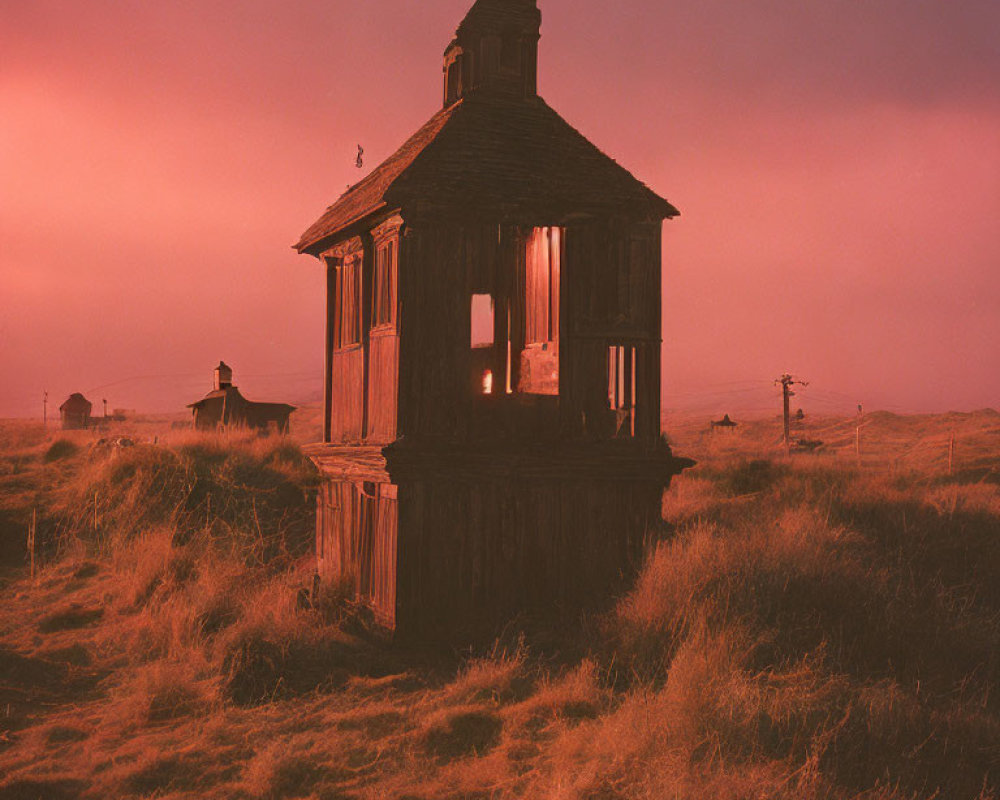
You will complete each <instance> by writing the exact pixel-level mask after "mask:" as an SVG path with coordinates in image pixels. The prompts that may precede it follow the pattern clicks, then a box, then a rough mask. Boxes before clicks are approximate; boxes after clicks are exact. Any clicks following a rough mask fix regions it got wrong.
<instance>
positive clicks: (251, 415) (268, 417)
mask: <svg viewBox="0 0 1000 800" xmlns="http://www.w3.org/2000/svg"><path fill="white" fill-rule="evenodd" d="M188 408H190V409H191V414H192V416H193V421H194V427H195V428H197V429H198V430H204V431H207V430H221V429H233V428H236V429H241V428H249V429H252V430H257V431H271V432H274V433H288V419H289V417H290V416H291V413H292V412H293V411H294V410H295V406H290V405H288V404H287V403H258V402H255V401H253V400H247V399H246V398H245V397H244V396H243V395H242V394H241V393H240V390H239V389H238V388H237V387H236V386H234V385H233V370H232V369H231V368H230V367H229V365H228V364H226V362H225V361H220V362H219V366H217V367H216V368H215V383H214V386H213V388H212V391H210V392H209V393H208V394H207V395H205V396H204V397H203V398H202V399H201V400H199V401H198V402H197V403H191V404H189V405H188Z"/></svg>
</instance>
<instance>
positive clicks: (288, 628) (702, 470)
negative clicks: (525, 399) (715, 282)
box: [0, 435, 1000, 800]
mask: <svg viewBox="0 0 1000 800" xmlns="http://www.w3.org/2000/svg"><path fill="white" fill-rule="evenodd" d="M50 446H51V442H50V441H49V442H36V443H35V444H33V445H31V447H32V448H33V449H31V451H30V454H29V461H30V462H31V463H30V464H29V467H30V466H31V465H34V467H33V468H37V469H39V470H43V471H45V474H46V475H47V476H49V477H50V478H52V479H53V486H52V488H51V490H50V491H49V492H48V497H49V498H50V500H51V505H50V507H49V509H48V510H47V512H46V513H47V514H49V515H51V518H52V519H56V520H58V521H59V524H60V527H59V537H58V543H59V545H60V546H59V548H58V549H57V550H56V551H54V552H53V556H52V560H51V561H50V562H49V563H48V564H47V566H46V567H45V569H44V570H43V572H42V574H41V575H40V577H39V578H38V579H37V580H36V581H35V582H34V583H31V582H28V581H19V582H16V583H13V584H11V585H10V586H8V587H7V588H5V589H3V590H2V591H3V603H4V612H3V614H2V615H0V669H3V670H4V672H2V673H0V674H3V675H4V676H5V679H4V680H0V708H6V709H7V712H6V716H4V715H0V774H3V775H5V776H6V777H5V778H3V779H0V800H12V799H13V798H23V797H36V796H41V797H53V798H60V797H66V798H80V797H83V798H97V797H121V798H151V797H157V798H178V799H179V798H191V797H199V798H213V799H214V798H220V799H221V798H237V797H238V798H325V799H326V800H331V799H332V798H340V799H341V800H343V799H344V798H366V799H367V798H371V799H372V800H374V798H384V797H394V798H410V800H414V799H415V798H421V799H422V800H431V798H434V799H435V800H445V799H446V798H449V799H454V798H539V799H541V798H546V799H547V798H565V799H566V800H569V799H572V800H598V799H599V800H613V799H617V798H623V799H624V798H627V799H628V800H633V799H634V800H640V798H641V799H643V800H648V799H652V798H679V799H684V800H695V799H698V800H701V799H702V798H703V799H704V800H708V798H723V799H724V800H727V799H728V800H743V799H744V798H775V799H778V800H785V799H786V798H787V800H791V799H792V798H796V799H797V798H806V800H821V799H822V800H943V798H948V800H990V799H991V798H998V797H1000V794H998V788H1000V747H998V742H1000V709H998V705H997V691H996V688H997V685H998V678H1000V595H998V591H1000V590H998V586H1000V487H998V485H997V483H995V482H991V481H990V480H983V479H982V474H981V473H977V474H976V475H975V476H970V475H967V474H955V475H953V476H951V477H950V478H949V477H947V476H942V474H941V473H940V470H937V469H935V470H933V471H929V472H928V471H920V470H912V471H903V470H893V471H891V472H887V471H879V472H873V471H871V470H869V469H861V470H859V469H857V468H856V467H855V466H853V465H851V464H849V463H844V462H843V461H842V460H838V459H835V458H827V457H824V456H822V455H820V456H817V457H815V458H808V459H792V460H786V459H774V458H768V457H762V456H761V454H760V453H759V452H748V453H727V454H723V455H721V456H717V457H716V456H711V455H710V456H709V457H708V458H706V459H704V460H703V462H702V463H701V464H700V465H699V466H698V467H697V468H696V469H695V470H693V471H691V472H689V473H687V474H685V475H684V476H682V477H681V478H680V479H678V480H677V481H676V482H675V484H674V486H673V487H672V488H671V489H670V491H669V492H668V493H667V494H666V496H665V500H664V516H665V521H666V523H667V527H668V529H669V531H670V535H669V536H668V537H667V538H666V539H665V540H664V541H662V542H661V543H660V544H659V545H658V546H657V548H656V549H655V551H654V552H652V553H650V556H649V560H648V563H647V565H646V567H645V569H644V570H643V572H642V574H641V575H640V577H639V580H638V581H637V583H636V585H635V587H634V588H633V589H632V590H631V591H630V592H628V593H627V594H626V595H625V596H624V597H622V598H621V599H620V601H619V602H618V605H617V607H616V608H615V610H614V611H613V612H611V613H609V614H607V615H605V616H604V617H603V618H601V619H599V620H587V621H585V623H584V624H582V625H581V626H580V627H579V629H577V630H575V631H570V630H567V631H563V632H561V638H559V637H553V636H546V637H545V638H544V639H542V638H538V637H537V636H535V635H534V634H532V633H531V632H525V633H524V634H523V635H521V636H518V634H517V632H516V631H511V632H508V634H507V635H505V636H504V637H503V639H502V640H499V641H498V642H497V644H496V646H495V647H493V648H492V649H489V650H486V651H484V652H465V651H458V652H454V653H428V652H419V651H413V650H408V651H401V650H398V649H394V648H392V647H391V646H388V645H386V644H385V643H384V642H383V641H381V640H379V639H378V638H377V637H374V636H368V635H367V633H366V630H365V626H364V615H363V613H361V612H360V611H359V612H357V613H356V612H355V610H354V609H352V607H351V604H350V603H349V602H347V600H348V598H345V597H343V596H341V595H338V594H337V593H336V591H331V592H329V593H328V594H325V595H322V596H316V595H314V594H313V593H311V592H310V591H309V588H310V586H311V577H312V564H311V560H310V557H309V553H310V545H309V541H308V540H309V538H310V536H311V525H312V523H311V520H310V519H309V518H308V514H309V513H310V512H309V510H308V506H307V505H306V502H307V501H306V499H305V498H307V495H308V493H309V490H310V486H311V482H312V481H313V480H314V479H313V477H312V475H311V474H310V471H309V467H308V465H306V464H305V463H304V461H303V460H302V458H301V456H300V455H299V453H298V451H297V450H296V449H295V448H294V447H293V446H290V445H289V444H288V443H287V442H280V441H273V440H272V441H256V440H249V439H247V440H243V439H239V438H237V439H228V440H226V439H215V438H211V437H210V438H202V437H193V436H189V435H185V436H179V437H177V438H175V439H170V440H168V441H166V443H165V444H164V445H159V446H156V447H153V446H147V447H136V448H134V449H133V450H131V451H128V452H125V451H119V452H111V451H109V452H103V451H100V450H94V449H91V448H88V447H86V446H85V443H81V446H79V447H78V448H77V450H75V451H73V452H68V453H67V454H66V455H63V456H60V458H59V459H53V460H51V461H49V462H48V463H46V461H45V452H46V450H47V448H48V447H50ZM56 478H57V479H56ZM95 493H96V495H97V498H98V500H97V511H98V516H97V524H96V525H94V524H93V516H92V512H93V505H91V506H90V508H86V505H87V503H88V502H90V503H92V502H93V501H92V495H93V494H95ZM81 504H82V505H83V506H84V508H83V509H81V507H80V506H81ZM533 636H535V638H533ZM553 642H563V643H564V644H565V646H563V647H561V648H556V647H554V645H553ZM581 653H582V654H583V655H582V656H581V655H580V654H581Z"/></svg>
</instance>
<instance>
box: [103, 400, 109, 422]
mask: <svg viewBox="0 0 1000 800" xmlns="http://www.w3.org/2000/svg"><path fill="white" fill-rule="evenodd" d="M102 402H103V403H104V418H105V419H107V418H108V398H106V397H105V398H104V399H103V400H102Z"/></svg>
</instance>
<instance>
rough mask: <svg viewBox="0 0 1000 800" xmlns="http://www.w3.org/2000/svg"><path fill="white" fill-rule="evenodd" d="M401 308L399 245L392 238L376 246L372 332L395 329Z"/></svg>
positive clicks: (395, 238)
mask: <svg viewBox="0 0 1000 800" xmlns="http://www.w3.org/2000/svg"><path fill="white" fill-rule="evenodd" d="M398 308H399V244H398V241H397V237H395V236H390V237H387V238H385V239H383V240H381V241H379V242H377V243H376V244H375V264H374V270H373V276H372V308H371V330H373V331H374V330H380V329H391V328H395V327H396V325H397V322H398Z"/></svg>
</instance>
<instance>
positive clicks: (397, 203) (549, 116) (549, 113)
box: [295, 95, 679, 253]
mask: <svg viewBox="0 0 1000 800" xmlns="http://www.w3.org/2000/svg"><path fill="white" fill-rule="evenodd" d="M413 200H419V201H420V203H421V206H422V207H424V208H441V209H442V210H447V209H462V210H464V211H466V212H469V213H474V214H483V215H489V216H491V217H499V218H502V219H511V220H514V221H523V222H528V221H529V220H528V219H526V218H528V217H536V218H539V219H540V218H541V217H542V216H547V217H551V216H552V215H554V214H555V215H558V214H562V215H568V214H622V215H628V216H633V217H641V218H648V219H665V218H668V217H674V216H677V214H678V213H679V212H678V211H677V209H676V208H674V207H673V206H672V205H670V203H668V202H667V201H666V200H664V199H663V198H661V197H659V196H658V195H657V194H655V193H654V192H653V191H652V190H651V189H649V188H648V187H647V186H646V185H645V184H643V183H641V182H640V181H638V180H637V179H636V178H634V177H633V176H632V175H631V174H630V173H629V172H628V171H627V170H626V169H624V168H623V167H621V166H620V165H619V164H617V163H616V162H615V161H614V160H613V159H611V158H609V157H608V156H606V155H605V154H604V153H602V152H601V151H600V150H599V149H598V148H597V147H595V146H594V145H593V144H591V143H590V142H589V141H587V139H586V138H584V136H583V135H582V134H581V133H579V131H577V130H576V129H575V128H573V126H571V125H570V124H569V123H568V122H566V121H565V120H564V119H563V118H562V117H561V116H559V114H557V113H556V112H555V111H554V110H552V109H551V108H550V107H549V106H548V105H547V104H546V103H545V102H544V101H543V100H542V99H541V98H537V97H534V98H531V99H528V100H524V99H513V98H511V99H502V98H500V97H497V96H496V95H471V96H469V97H466V98H465V99H463V100H460V101H459V102H457V103H455V104H454V105H452V106H450V107H448V108H446V109H444V110H443V111H440V112H438V113H437V114H435V115H434V117H432V118H431V119H430V121H429V122H428V123H427V124H426V125H424V126H423V127H422V128H421V129H420V130H419V131H417V133H416V134H414V135H413V136H412V137H411V138H410V139H409V140H408V141H407V142H406V143H405V144H404V145H403V146H402V147H401V148H400V149H399V150H398V151H397V152H396V153H395V154H394V155H392V156H391V157H390V158H389V159H388V160H386V161H385V162H384V163H382V164H381V165H380V166H379V167H377V168H376V169H375V170H374V171H373V172H372V173H371V174H370V175H368V176H367V177H366V178H365V179H364V180H362V181H361V182H360V183H358V184H357V185H356V186H353V187H352V188H351V189H350V190H348V191H347V193H345V194H344V195H343V196H342V197H341V198H340V199H339V200H338V201H337V202H336V203H334V204H333V205H332V206H330V207H329V208H328V209H327V210H326V213H324V214H323V216H322V217H320V219H319V220H318V221H317V222H316V223H315V224H313V225H312V226H311V227H310V228H309V229H308V230H307V231H306V232H305V233H304V234H303V235H302V237H301V239H300V240H299V242H298V244H296V245H295V247H296V249H297V250H298V251H299V252H310V253H318V252H320V251H321V250H322V249H323V247H324V246H325V245H326V244H327V243H329V242H332V240H333V238H334V237H335V236H336V235H337V234H338V233H340V232H341V231H343V230H344V229H346V228H348V227H349V226H351V225H353V224H354V223H356V222H358V221H360V220H361V219H363V218H364V217H366V216H368V215H370V214H373V213H374V212H376V211H379V210H380V209H383V208H386V207H391V208H399V207H404V206H405V204H406V203H407V202H409V201H413ZM550 224H551V222H550Z"/></svg>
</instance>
